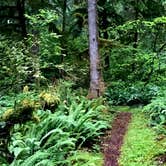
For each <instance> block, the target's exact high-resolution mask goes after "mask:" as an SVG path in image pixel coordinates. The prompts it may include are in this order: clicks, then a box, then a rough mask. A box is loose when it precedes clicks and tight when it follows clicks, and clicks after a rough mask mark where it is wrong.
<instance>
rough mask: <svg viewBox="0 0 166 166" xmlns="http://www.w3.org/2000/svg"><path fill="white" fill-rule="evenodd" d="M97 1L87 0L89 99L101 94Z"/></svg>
mask: <svg viewBox="0 0 166 166" xmlns="http://www.w3.org/2000/svg"><path fill="white" fill-rule="evenodd" d="M96 7H97V1H96V0H88V27H89V55H90V89H89V95H88V97H89V98H91V99H92V98H97V97H99V96H100V95H101V94H102V91H103V88H102V87H103V86H101V85H103V84H102V81H101V71H100V60H99V50H98V30H97V9H96Z"/></svg>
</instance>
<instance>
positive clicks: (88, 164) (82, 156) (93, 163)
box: [68, 150, 103, 166]
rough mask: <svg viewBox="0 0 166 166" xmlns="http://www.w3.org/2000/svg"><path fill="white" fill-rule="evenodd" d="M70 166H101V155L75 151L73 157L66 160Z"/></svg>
mask: <svg viewBox="0 0 166 166" xmlns="http://www.w3.org/2000/svg"><path fill="white" fill-rule="evenodd" d="M68 160H70V161H71V164H72V166H102V165H103V155H102V154H101V153H95V152H88V151H83V150H80V151H76V153H75V155H73V156H72V157H70V158H68Z"/></svg>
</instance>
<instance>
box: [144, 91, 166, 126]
mask: <svg viewBox="0 0 166 166" xmlns="http://www.w3.org/2000/svg"><path fill="white" fill-rule="evenodd" d="M144 111H145V112H147V113H148V114H149V115H150V120H151V125H166V89H162V90H161V91H160V92H159V93H158V95H157V97H156V98H154V99H153V100H152V101H151V103H150V104H148V105H147V106H145V107H144Z"/></svg>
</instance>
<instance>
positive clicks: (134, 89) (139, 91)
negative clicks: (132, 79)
mask: <svg viewBox="0 0 166 166" xmlns="http://www.w3.org/2000/svg"><path fill="white" fill-rule="evenodd" d="M158 90H159V87H158V86H156V85H153V84H148V85H146V86H145V83H143V82H136V83H133V84H126V83H124V82H112V83H111V85H110V86H109V87H108V89H107V92H106V96H107V98H108V100H109V102H110V104H114V105H134V104H147V103H149V102H150V100H151V99H152V98H153V97H154V96H156V95H157V92H158Z"/></svg>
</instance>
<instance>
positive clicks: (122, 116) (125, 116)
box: [102, 112, 131, 166]
mask: <svg viewBox="0 0 166 166" xmlns="http://www.w3.org/2000/svg"><path fill="white" fill-rule="evenodd" d="M130 120H131V113H128V112H122V113H119V114H118V115H117V116H116V117H115V119H114V121H113V123H112V129H111V131H108V132H107V133H106V136H105V137H104V139H103V143H102V144H103V153H104V156H105V159H104V166H119V164H118V158H119V156H120V149H121V146H122V144H123V138H124V135H125V133H126V130H127V126H128V124H129V122H130Z"/></svg>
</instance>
